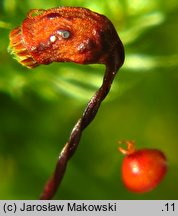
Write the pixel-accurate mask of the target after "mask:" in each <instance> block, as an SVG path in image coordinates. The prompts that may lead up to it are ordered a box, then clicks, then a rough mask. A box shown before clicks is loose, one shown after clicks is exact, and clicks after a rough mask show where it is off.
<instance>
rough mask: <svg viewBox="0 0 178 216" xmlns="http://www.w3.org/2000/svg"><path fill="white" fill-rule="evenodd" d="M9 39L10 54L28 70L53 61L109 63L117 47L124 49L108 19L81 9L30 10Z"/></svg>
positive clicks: (122, 58)
mask: <svg viewBox="0 0 178 216" xmlns="http://www.w3.org/2000/svg"><path fill="white" fill-rule="evenodd" d="M9 37H10V44H9V50H10V52H11V53H12V54H13V55H14V56H15V58H16V59H17V60H18V61H19V62H20V63H21V64H22V65H24V66H26V67H28V68H33V67H36V66H37V65H39V64H50V63H51V62H75V63H79V64H89V63H104V64H106V63H107V59H108V55H109V54H110V53H111V52H112V50H113V48H114V47H115V45H117V47H120V49H121V50H123V47H121V46H122V43H121V41H120V39H119V37H118V35H117V32H116V30H115V28H114V26H113V25H112V23H111V22H110V21H109V20H108V19H107V18H106V17H105V16H103V15H100V14H97V13H95V12H92V11H90V10H88V9H85V8H79V7H58V8H52V9H48V10H31V11H30V12H29V13H28V15H27V18H26V19H25V20H24V21H23V23H22V24H21V26H19V27H16V28H15V29H13V30H12V31H11V32H10V36H9ZM120 53H121V57H118V58H119V59H120V60H121V61H122V63H123V60H124V53H123V52H120ZM122 63H119V64H122Z"/></svg>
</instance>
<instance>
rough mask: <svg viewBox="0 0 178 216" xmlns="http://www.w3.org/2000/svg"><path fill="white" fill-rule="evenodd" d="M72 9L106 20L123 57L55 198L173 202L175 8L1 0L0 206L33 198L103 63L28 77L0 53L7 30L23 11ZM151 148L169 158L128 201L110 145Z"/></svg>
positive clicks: (145, 0) (176, 194)
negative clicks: (161, 174)
mask: <svg viewBox="0 0 178 216" xmlns="http://www.w3.org/2000/svg"><path fill="white" fill-rule="evenodd" d="M57 6H82V7H87V8H90V9H91V10H94V11H96V12H99V13H102V14H105V15H106V16H107V17H109V18H110V19H111V20H112V22H113V24H114V25H115V27H116V29H117V30H118V32H119V35H120V37H121V39H122V41H123V43H124V45H125V51H126V60H125V64H124V66H123V68H122V70H121V71H120V72H119V73H118V76H117V77H116V80H115V81H114V84H113V87H112V90H111V92H110V94H109V96H108V97H107V99H106V102H104V103H103V105H102V107H101V109H100V111H99V113H98V115H97V117H96V119H95V121H94V122H93V123H92V124H91V125H90V126H89V127H88V128H87V129H86V130H85V132H84V135H83V137H82V140H81V143H80V145H79V148H78V150H77V152H76V154H75V156H74V157H73V158H72V159H71V161H70V163H69V166H68V169H67V172H66V175H65V177H64V180H63V182H62V185H61V187H60V189H59V191H58V193H57V195H56V197H55V198H56V199H177V198H178V188H177V185H176V184H177V181H178V174H177V170H178V160H177V151H178V145H177V140H178V135H177V134H178V133H177V122H178V115H177V110H178V100H177V98H178V85H177V82H178V73H177V69H178V54H177V53H178V43H177V34H178V28H177V23H178V1H177V0H169V1H165V0H134V1H133V0H132V1H131V0H112V1H107V0H103V1H94V0H87V1H82V0H68V1H64V0H61V1H60V3H59V1H57V0H51V1H42V0H38V1H36V0H23V1H20V0H1V2H0V35H1V42H0V199H37V198H38V196H39V194H40V193H41V191H42V188H43V186H44V183H45V182H46V180H47V179H48V177H49V175H50V174H51V172H52V171H53V169H54V166H55V162H56V159H57V156H58V153H59V151H60V150H61V149H62V147H63V145H64V143H65V142H66V140H67V139H68V136H69V133H70V130H71V128H72V127H73V125H74V123H75V121H76V120H77V119H78V118H79V117H80V115H81V113H82V111H83V109H84V108H85V105H86V103H87V101H88V100H89V99H90V97H91V96H92V95H93V93H94V92H95V91H96V90H97V89H98V88H99V86H100V85H101V81H102V76H103V72H104V66H102V65H100V66H98V65H85V66H81V65H75V64H71V63H70V64H69V63H53V64H51V65H49V66H40V67H38V68H36V69H34V70H29V69H26V68H24V67H22V66H21V65H19V64H18V63H17V62H16V61H15V60H13V59H12V57H11V56H10V55H9V53H7V47H8V44H9V39H8V34H9V32H10V29H12V28H13V27H16V26H17V25H19V24H20V23H21V22H22V20H23V19H24V18H25V16H26V13H27V12H28V10H30V9H33V8H45V9H46V8H50V7H57ZM122 139H132V140H135V141H136V143H137V147H138V148H144V147H150V148H159V149H161V150H162V151H164V152H165V154H166V155H167V157H168V161H169V171H168V174H167V176H166V178H165V180H164V181H163V182H162V183H161V184H160V185H159V186H158V188H157V189H155V190H154V191H152V192H150V193H147V194H144V195H135V194H132V193H130V192H128V191H127V190H126V189H125V188H124V187H123V185H122V182H121V171H120V166H121V161H122V157H123V156H122V155H121V154H120V153H118V152H117V147H118V145H117V141H118V140H122Z"/></svg>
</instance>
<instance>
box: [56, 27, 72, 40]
mask: <svg viewBox="0 0 178 216" xmlns="http://www.w3.org/2000/svg"><path fill="white" fill-rule="evenodd" d="M57 34H58V35H60V36H61V37H62V38H64V39H67V38H69V37H70V32H69V31H67V30H62V29H60V30H57Z"/></svg>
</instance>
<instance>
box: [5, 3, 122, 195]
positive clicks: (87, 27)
mask: <svg viewBox="0 0 178 216" xmlns="http://www.w3.org/2000/svg"><path fill="white" fill-rule="evenodd" d="M9 38H10V44H9V50H10V53H11V54H13V56H14V57H15V58H16V59H17V61H18V62H19V63H20V64H22V65H23V66H25V67H27V68H35V67H36V66H39V65H41V64H46V65H47V64H50V63H52V62H74V63H77V64H96V63H98V64H105V66H106V70H105V74H104V77H103V82H102V85H101V87H100V88H99V89H98V91H96V93H95V94H94V96H93V97H92V98H91V100H90V101H89V102H88V104H87V106H86V108H85V110H84V112H83V114H82V115H81V118H79V120H78V121H77V123H76V124H75V125H74V127H73V129H72V132H71V134H70V137H69V139H68V141H67V142H66V144H65V146H64V148H63V149H62V151H61V153H60V156H59V159H58V161H57V164H56V168H55V171H54V173H53V175H52V176H51V178H50V179H49V181H48V182H47V184H46V186H45V188H44V191H43V193H42V195H41V197H40V198H41V199H51V198H52V197H53V196H54V194H55V193H56V191H57V188H58V186H59V184H60V182H61V180H62V178H63V175H64V173H65V170H66V167H67V163H68V161H69V159H70V158H71V157H72V155H73V154H74V152H75V151H76V149H77V146H78V144H79V142H80V138H81V135H82V132H83V130H84V129H85V128H86V127H87V126H88V125H89V124H90V123H91V122H92V120H93V119H94V118H95V115H96V113H97V111H98V109H99V107H100V104H101V102H102V101H103V100H104V99H105V97H106V96H107V94H108V93H109V90H110V88H111V84H112V82H113V80H114V78H115V75H116V74H117V71H118V70H119V68H120V67H121V66H122V64H123V62H124V47H123V44H122V42H121V40H120V38H119V36H118V34H117V32H116V30H115V28H114V26H113V24H112V23H111V21H110V20H109V19H108V18H107V17H106V16H104V15H101V14H98V13H95V12H93V11H91V10H89V9H86V8H81V7H58V8H52V9H48V10H43V9H40V10H38V9H34V10H31V11H30V12H29V13H28V14H27V17H26V18H25V19H24V21H23V22H22V24H21V25H20V26H18V27H16V28H15V29H13V30H12V31H11V32H10V35H9Z"/></svg>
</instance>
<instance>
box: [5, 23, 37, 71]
mask: <svg viewBox="0 0 178 216" xmlns="http://www.w3.org/2000/svg"><path fill="white" fill-rule="evenodd" d="M9 39H10V43H9V47H8V52H9V53H10V54H11V55H12V56H13V58H15V59H16V60H17V61H18V62H19V63H20V64H22V65H23V66H25V67H27V68H34V67H36V66H38V65H39V64H38V63H37V62H36V61H35V60H34V58H33V57H32V56H31V55H30V53H29V51H28V49H27V48H26V47H25V45H24V43H23V35H22V30H21V27H20V26H19V27H16V28H15V29H13V30H12V31H11V32H10V34H9Z"/></svg>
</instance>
